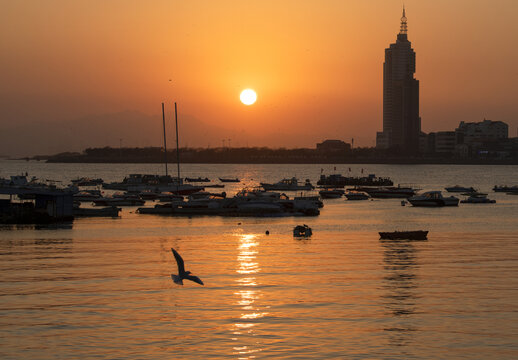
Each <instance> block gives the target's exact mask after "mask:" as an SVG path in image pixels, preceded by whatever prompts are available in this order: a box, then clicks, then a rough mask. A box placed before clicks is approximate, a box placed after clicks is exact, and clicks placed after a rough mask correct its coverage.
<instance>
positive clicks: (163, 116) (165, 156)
mask: <svg viewBox="0 0 518 360" xmlns="http://www.w3.org/2000/svg"><path fill="white" fill-rule="evenodd" d="M162 123H163V125H164V162H165V176H167V143H166V140H165V111H164V103H162Z"/></svg>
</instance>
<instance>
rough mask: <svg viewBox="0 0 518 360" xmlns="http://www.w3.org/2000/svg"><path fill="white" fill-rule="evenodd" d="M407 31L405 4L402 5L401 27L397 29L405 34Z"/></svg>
mask: <svg viewBox="0 0 518 360" xmlns="http://www.w3.org/2000/svg"><path fill="white" fill-rule="evenodd" d="M407 31H408V27H407V24H406V15H405V5H403V16H402V17H401V28H400V30H399V33H400V34H406V33H407Z"/></svg>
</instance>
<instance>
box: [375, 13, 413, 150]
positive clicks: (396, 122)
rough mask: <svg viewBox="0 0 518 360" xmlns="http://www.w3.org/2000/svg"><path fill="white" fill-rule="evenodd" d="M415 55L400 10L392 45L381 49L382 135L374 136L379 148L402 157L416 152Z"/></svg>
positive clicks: (379, 133) (405, 21)
mask: <svg viewBox="0 0 518 360" xmlns="http://www.w3.org/2000/svg"><path fill="white" fill-rule="evenodd" d="M415 59H416V58H415V52H414V50H413V49H412V46H411V43H410V41H408V39H407V18H406V16H405V9H404V8H403V17H402V18H401V29H400V31H399V34H398V35H397V40H396V43H394V44H390V47H389V48H388V49H385V62H384V63H383V132H378V133H377V136H376V147H377V148H379V149H389V148H397V149H400V150H402V151H403V152H405V153H406V154H415V153H416V152H418V151H419V136H420V133H421V118H420V117H419V81H418V80H416V79H415V78H414V73H415V66H416V60H415Z"/></svg>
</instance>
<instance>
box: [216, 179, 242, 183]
mask: <svg viewBox="0 0 518 360" xmlns="http://www.w3.org/2000/svg"><path fill="white" fill-rule="evenodd" d="M219 181H221V182H241V180H239V179H238V178H233V179H229V178H219Z"/></svg>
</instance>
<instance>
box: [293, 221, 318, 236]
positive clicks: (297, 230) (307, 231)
mask: <svg viewBox="0 0 518 360" xmlns="http://www.w3.org/2000/svg"><path fill="white" fill-rule="evenodd" d="M312 234H313V232H312V231H311V228H310V227H309V226H307V225H306V224H304V225H297V226H295V227H294V228H293V236H296V237H308V236H311V235H312Z"/></svg>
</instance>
